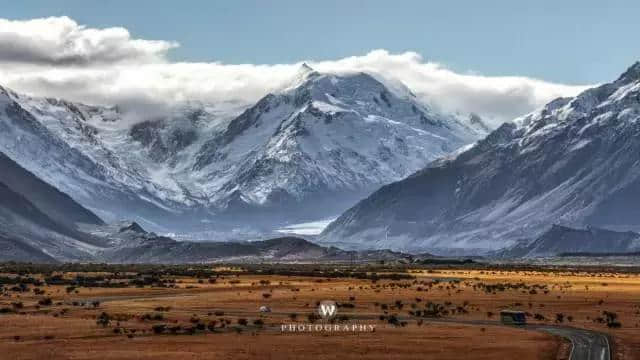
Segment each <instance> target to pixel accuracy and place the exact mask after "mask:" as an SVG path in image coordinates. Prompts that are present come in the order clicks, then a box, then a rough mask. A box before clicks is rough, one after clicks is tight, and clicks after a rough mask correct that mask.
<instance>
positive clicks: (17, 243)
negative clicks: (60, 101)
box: [0, 153, 103, 262]
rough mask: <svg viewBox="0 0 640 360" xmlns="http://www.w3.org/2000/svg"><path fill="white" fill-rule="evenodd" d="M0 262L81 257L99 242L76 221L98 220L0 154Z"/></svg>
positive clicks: (95, 222) (89, 254)
mask: <svg viewBox="0 0 640 360" xmlns="http://www.w3.org/2000/svg"><path fill="white" fill-rule="evenodd" d="M0 169H2V171H0V250H1V251H0V261H11V260H14V261H18V260H19V261H38V262H52V261H84V260H87V259H90V258H92V254H93V253H94V252H95V251H96V250H97V249H98V248H99V247H100V246H102V245H103V242H102V241H100V240H99V239H96V238H93V237H91V236H88V235H86V234H84V233H82V232H80V231H79V230H78V229H77V225H79V224H83V225H88V226H100V225H102V224H103V222H102V220H100V219H99V218H98V217H97V216H95V215H94V214H93V213H91V212H90V211H88V210H87V209H85V208H83V207H82V206H80V205H79V204H77V203H76V202H75V201H73V200H72V199H71V198H70V197H69V196H67V195H66V194H63V193H61V192H59V191H58V190H57V189H55V188H53V187H52V186H50V185H48V184H47V183H45V182H43V181H41V180H40V179H38V178H37V177H35V176H34V175H33V174H31V173H29V172H28V171H26V170H25V169H23V168H21V167H20V166H18V165H17V164H16V163H14V162H13V161H12V160H10V159H8V158H7V157H5V156H4V155H3V154H1V153H0Z"/></svg>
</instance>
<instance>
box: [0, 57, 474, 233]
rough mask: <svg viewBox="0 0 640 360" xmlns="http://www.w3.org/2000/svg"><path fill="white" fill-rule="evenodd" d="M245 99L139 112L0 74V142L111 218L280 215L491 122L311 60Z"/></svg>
mask: <svg viewBox="0 0 640 360" xmlns="http://www.w3.org/2000/svg"><path fill="white" fill-rule="evenodd" d="M240 110H241V109H240V107H239V106H237V105H234V104H217V105H216V106H211V105H206V104H200V103H185V104H183V105H181V106H178V107H176V108H174V109H170V110H167V111H164V112H161V114H155V115H147V116H138V117H136V118H131V116H130V115H128V113H126V112H123V111H121V110H120V109H119V108H118V107H98V106H88V105H83V104H77V103H71V102H67V101H64V100H58V99H50V98H33V97H29V96H25V95H21V94H17V93H15V92H12V91H10V90H8V89H4V88H1V87H0V151H2V152H4V153H5V154H6V155H7V156H8V157H9V158H11V159H12V160H14V161H16V162H17V163H18V164H20V165H21V166H23V167H25V168H26V169H28V170H29V171H31V172H32V173H34V174H35V175H36V176H38V177H39V178H41V179H42V180H44V181H46V182H47V183H49V184H51V185H53V186H54V187H56V188H58V189H59V190H60V191H62V192H65V193H67V194H69V195H71V196H72V197H73V199H74V200H76V201H77V202H79V203H80V204H82V205H83V206H84V207H86V208H88V209H90V210H91V211H93V212H94V213H96V214H98V215H99V216H100V217H101V218H103V219H105V220H106V221H115V220H119V219H135V220H137V221H139V222H141V223H142V224H144V226H145V227H149V228H151V229H154V230H159V231H169V230H172V231H179V232H185V231H194V230H202V229H207V228H215V229H220V228H223V227H225V226H227V225H229V226H231V227H234V226H253V227H262V228H268V229H272V228H274V227H277V226H279V225H280V224H282V223H284V222H286V221H291V222H296V221H301V220H315V219H318V218H327V217H328V216H331V215H334V214H337V213H339V212H341V211H342V210H344V209H346V208H347V207H348V206H351V205H352V204H353V203H354V202H355V201H357V200H359V199H360V198H362V197H363V196H365V195H366V194H368V193H369V192H370V191H373V190H374V189H376V188H377V187H379V186H381V185H383V184H386V183H389V182H392V181H395V180H399V179H401V178H403V177H405V176H407V175H409V174H411V173H412V172H414V171H416V170H418V169H420V168H422V167H424V166H425V165H426V164H427V163H428V162H429V161H431V160H433V159H435V158H437V157H440V156H443V155H445V154H447V153H449V152H451V151H453V150H455V149H457V148H459V147H460V146H462V145H465V144H468V143H470V142H473V141H474V140H476V139H478V138H480V137H481V136H482V135H484V134H485V132H486V130H485V129H484V124H482V121H481V120H480V119H478V118H477V117H475V116H471V117H470V118H468V119H464V118H459V117H455V116H447V115H442V114H438V113H436V112H434V111H432V110H430V109H428V108H427V107H425V106H423V105H421V104H420V103H418V102H417V101H416V100H415V97H413V95H412V94H411V93H410V91H408V90H407V89H404V88H403V87H402V86H395V85H394V86H392V87H389V86H386V85H385V84H384V83H383V82H381V81H379V80H377V79H376V78H374V77H372V76H370V75H367V74H363V73H359V74H349V75H340V76H338V75H333V74H319V73H317V72H315V71H313V70H312V69H310V68H308V67H306V66H304V67H302V68H301V70H300V73H299V74H298V75H297V76H296V78H295V79H294V80H293V81H292V83H291V86H290V87H288V88H286V89H282V90H281V91H278V92H276V93H273V94H269V95H267V96H265V97H264V98H263V99H262V100H260V101H259V102H258V103H257V104H255V105H254V106H251V107H249V108H247V109H246V110H245V111H244V112H242V113H240ZM247 224H249V225H247Z"/></svg>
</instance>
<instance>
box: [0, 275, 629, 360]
mask: <svg viewBox="0 0 640 360" xmlns="http://www.w3.org/2000/svg"><path fill="white" fill-rule="evenodd" d="M290 267H291V268H293V269H295V271H288V270H286V271H285V270H282V269H280V271H275V272H272V273H271V274H269V275H266V274H261V273H260V270H256V268H255V267H254V268H253V269H251V270H248V271H247V270H243V269H240V268H211V267H204V266H200V267H198V270H197V271H192V270H193V269H190V270H188V271H187V270H184V271H183V270H179V271H178V270H175V269H176V268H172V270H166V269H164V270H158V269H151V270H150V269H140V268H137V267H132V268H131V269H130V270H129V271H124V270H123V268H122V267H119V268H117V269H108V268H107V271H100V272H98V271H91V272H89V271H77V270H75V269H71V270H69V269H50V268H46V269H39V268H37V267H36V268H28V269H26V270H25V269H22V268H20V267H17V268H16V267H13V268H12V267H11V266H9V267H4V273H2V274H0V278H1V279H3V293H2V294H3V296H2V297H0V359H185V358H189V359H298V358H318V359H335V358H341V359H356V358H357V359H360V358H371V359H495V358H501V359H519V360H525V359H562V358H566V357H567V354H568V352H569V349H570V345H569V344H568V342H567V341H566V340H563V339H561V338H557V337H554V336H551V335H549V334H546V333H542V332H537V331H531V330H525V329H521V328H517V327H509V326H502V325H500V324H499V322H498V320H499V315H498V314H499V312H500V310H502V309H520V310H523V311H526V312H527V313H528V314H527V315H528V318H527V321H528V322H530V323H545V324H554V325H559V324H561V325H566V326H573V327H580V328H588V329H593V330H597V331H600V332H605V333H608V334H610V335H611V339H612V342H613V344H612V345H613V347H614V350H615V357H614V358H615V359H637V358H640V356H638V355H637V354H640V328H639V327H638V326H639V325H640V307H639V305H640V301H639V298H640V276H638V275H637V274H634V273H615V272H604V271H588V272H587V271H568V270H562V269H560V270H558V269H556V270H548V269H546V270H543V269H541V270H506V269H503V270H491V269H485V270H480V269H476V270H474V269H465V268H458V269H445V268H439V269H432V270H427V269H406V268H403V269H400V270H398V271H400V272H399V274H400V276H399V277H397V278H390V279H385V278H384V276H381V275H383V274H389V273H391V272H393V271H396V270H394V269H389V268H384V269H378V270H377V273H378V275H380V276H378V277H379V278H377V277H375V276H373V277H372V276H368V275H367V276H358V277H360V278H354V277H349V276H351V275H353V274H351V275H349V274H348V273H347V274H345V273H342V272H333V271H332V268H330V267H328V266H327V267H325V268H324V269H325V270H321V271H309V270H308V269H307V268H309V267H310V266H307V268H305V270H304V271H298V270H299V269H297V268H296V267H295V266H293V265H291V266H290ZM301 267H302V266H301ZM185 269H188V267H185ZM41 270H42V271H41ZM63 270H64V271H63ZM72 270H73V271H72ZM101 270H103V269H101ZM367 271H371V269H367ZM360 274H364V270H363V272H360ZM366 274H369V275H370V274H371V273H370V272H368V273H366ZM7 279H13V282H14V283H12V284H8V283H7V282H8V281H7ZM18 280H19V281H18ZM9 282H11V281H9ZM20 284H23V285H20ZM321 300H334V301H336V302H338V303H339V304H340V307H339V309H338V311H339V313H338V316H337V317H336V318H334V320H333V321H334V325H352V324H366V325H374V326H375V330H374V331H367V332H353V331H347V332H343V331H340V332H335V331H334V332H309V331H305V332H289V331H285V332H283V331H282V328H281V326H282V324H311V323H312V322H313V324H325V320H323V319H317V317H316V316H315V315H313V314H315V310H316V306H317V305H316V304H317V302H318V301H321ZM263 305H264V306H268V307H270V309H271V310H272V312H270V313H261V312H260V311H259V308H260V306H263ZM605 312H607V313H609V314H615V317H616V318H615V319H614V320H612V319H611V316H609V318H607V316H606V314H607V313H605ZM536 318H537V320H536ZM607 321H608V322H607ZM634 354H635V356H634Z"/></svg>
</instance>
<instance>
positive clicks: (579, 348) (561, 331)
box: [527, 325, 611, 360]
mask: <svg viewBox="0 0 640 360" xmlns="http://www.w3.org/2000/svg"><path fill="white" fill-rule="evenodd" d="M527 328H528V329H532V330H537V331H544V332H548V333H550V334H553V335H557V336H562V337H564V338H567V339H569V340H570V341H571V344H572V345H573V347H572V349H571V357H570V359H571V360H611V349H610V348H609V339H608V338H607V336H606V335H604V334H601V333H599V332H595V331H590V330H584V329H576V328H569V327H561V326H537V325H528V326H527Z"/></svg>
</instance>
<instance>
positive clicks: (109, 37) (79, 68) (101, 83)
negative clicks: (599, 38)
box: [0, 17, 588, 126]
mask: <svg viewBox="0 0 640 360" xmlns="http://www.w3.org/2000/svg"><path fill="white" fill-rule="evenodd" d="M178 46H179V43H178V42H175V41H170V40H147V39H136V38H134V37H132V35H131V34H130V32H129V31H128V30H127V29H125V28H121V27H113V28H102V29H98V28H92V27H90V26H86V25H81V24H78V23H77V22H76V21H74V20H73V19H71V18H68V17H51V18H42V19H30V20H7V19H0V84H2V85H5V86H8V87H10V88H13V89H14V90H17V91H21V92H26V93H29V94H33V95H38V96H51V97H58V98H66V99H70V100H74V101H81V102H85V103H91V104H103V105H110V104H118V105H121V106H123V107H124V108H125V109H126V108H129V109H131V111H133V112H135V111H146V110H145V109H148V108H150V107H151V108H163V107H165V106H171V105H172V104H175V103H177V102H181V101H187V100H197V101H203V102H207V103H213V104H216V103H217V104H221V103H234V104H236V105H249V104H252V103H253V102H255V101H257V100H258V99H259V98H260V97H262V96H263V95H264V94H265V93H267V92H271V91H275V90H278V89H280V88H283V87H285V86H287V84H288V83H289V82H290V81H291V79H292V78H293V77H294V76H295V74H296V72H297V71H298V70H299V68H300V65H301V64H302V63H303V61H302V60H304V61H306V63H308V64H309V65H310V66H312V67H313V68H314V69H316V70H318V71H321V72H334V73H339V74H340V73H350V72H355V71H365V72H369V73H372V74H377V75H378V76H379V77H381V78H384V79H387V80H388V81H389V82H390V83H393V82H397V81H400V82H402V83H404V84H405V85H407V86H408V87H409V88H410V89H411V91H412V92H413V93H414V94H415V95H416V96H417V97H418V98H419V99H421V100H422V101H423V102H425V103H428V104H430V105H431V106H434V107H438V108H440V109H442V110H444V111H458V112H461V113H470V112H473V113H477V114H479V115H480V116H482V117H483V118H484V119H485V120H487V121H488V122H489V123H490V124H492V125H493V126H497V125H498V124H499V123H501V122H503V121H508V120H511V119H513V118H514V117H516V116H519V115H522V114H524V113H527V112H530V111H533V110H534V109H536V108H538V107H541V106H543V105H544V104H545V103H547V102H549V101H550V100H552V99H554V98H556V97H560V96H574V95H576V94H578V93H579V92H580V91H582V90H584V89H585V88H586V87H588V86H577V85H566V84H559V83H552V82H548V81H543V80H539V79H532V78H528V77H522V76H484V75H479V74H476V73H471V72H469V73H458V72H455V71H453V70H451V69H448V68H447V67H446V66H445V65H443V64H439V63H434V62H430V61H428V60H425V59H424V58H423V57H422V56H421V55H419V54H417V53H415V52H404V53H398V54H393V53H390V52H388V51H386V50H383V49H378V50H373V51H371V52H369V53H368V54H365V55H362V56H352V57H347V58H343V59H336V60H322V61H313V60H308V59H301V61H300V62H297V63H292V64H273V65H264V64H224V63H221V62H215V61H212V62H187V61H182V62H175V61H171V60H170V59H169V58H168V53H169V51H170V50H171V49H173V48H176V47H178ZM202 46H213V47H215V44H203V45H202ZM257 55H259V54H257ZM140 109H142V110H140Z"/></svg>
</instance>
